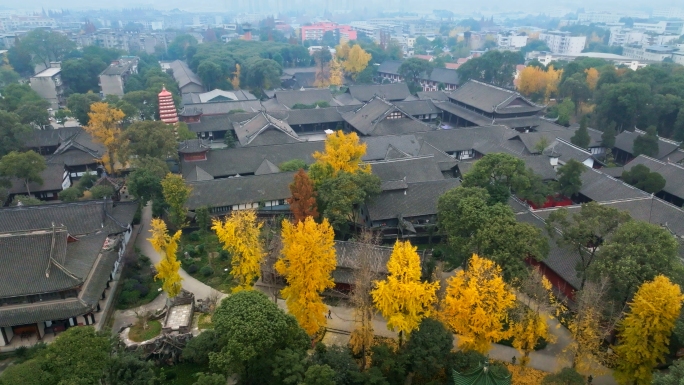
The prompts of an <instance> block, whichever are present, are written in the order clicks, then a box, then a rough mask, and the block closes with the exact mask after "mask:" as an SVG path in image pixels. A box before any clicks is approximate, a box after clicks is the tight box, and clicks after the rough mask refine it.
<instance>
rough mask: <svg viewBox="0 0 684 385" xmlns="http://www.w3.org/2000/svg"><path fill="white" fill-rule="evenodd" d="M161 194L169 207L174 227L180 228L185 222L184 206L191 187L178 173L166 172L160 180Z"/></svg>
mask: <svg viewBox="0 0 684 385" xmlns="http://www.w3.org/2000/svg"><path fill="white" fill-rule="evenodd" d="M161 186H162V195H163V196H164V201H166V204H168V205H169V207H170V209H171V222H172V223H173V224H174V226H176V228H181V227H183V225H184V224H185V217H186V212H187V211H186V208H185V203H186V202H187V201H188V197H190V191H191V187H190V186H188V185H186V184H185V181H183V178H182V177H181V176H180V175H176V174H171V173H168V174H166V176H165V177H164V179H162V181H161Z"/></svg>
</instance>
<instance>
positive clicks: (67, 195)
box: [58, 187, 82, 202]
mask: <svg viewBox="0 0 684 385" xmlns="http://www.w3.org/2000/svg"><path fill="white" fill-rule="evenodd" d="M81 195H82V193H81V191H80V190H79V189H77V188H76V187H69V188H66V189H64V190H62V191H60V192H59V195H58V196H59V200H61V201H62V202H75V201H77V200H78V198H80V197H81Z"/></svg>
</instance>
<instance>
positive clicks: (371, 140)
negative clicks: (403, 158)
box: [361, 134, 421, 161]
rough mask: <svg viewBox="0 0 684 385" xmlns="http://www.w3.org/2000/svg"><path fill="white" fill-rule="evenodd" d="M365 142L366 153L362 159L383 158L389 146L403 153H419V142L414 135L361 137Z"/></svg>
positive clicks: (413, 154) (412, 154) (414, 154)
mask: <svg viewBox="0 0 684 385" xmlns="http://www.w3.org/2000/svg"><path fill="white" fill-rule="evenodd" d="M361 141H362V142H363V143H366V155H365V156H364V157H363V160H365V161H370V160H382V159H385V158H386V156H387V153H388V150H389V148H390V147H392V148H394V149H396V150H398V151H401V152H403V153H405V154H408V155H411V156H416V155H419V151H420V146H421V144H420V143H419V141H418V138H416V136H415V135H411V134H409V135H385V136H364V137H362V138H361Z"/></svg>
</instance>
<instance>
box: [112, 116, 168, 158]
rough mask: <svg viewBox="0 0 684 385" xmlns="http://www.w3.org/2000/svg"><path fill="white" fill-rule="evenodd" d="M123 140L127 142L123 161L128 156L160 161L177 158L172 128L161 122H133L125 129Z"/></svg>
mask: <svg viewBox="0 0 684 385" xmlns="http://www.w3.org/2000/svg"><path fill="white" fill-rule="evenodd" d="M124 138H125V140H127V141H128V145H127V146H126V151H124V153H125V154H126V156H125V160H127V159H128V157H130V156H134V157H136V158H142V157H151V158H158V159H162V160H166V159H167V158H169V157H171V158H175V157H177V156H178V155H177V154H178V152H177V144H176V136H175V134H174V132H173V128H172V127H170V126H168V125H167V124H165V123H164V122H162V121H142V122H135V123H133V124H131V125H130V126H128V128H126V130H125V131H124Z"/></svg>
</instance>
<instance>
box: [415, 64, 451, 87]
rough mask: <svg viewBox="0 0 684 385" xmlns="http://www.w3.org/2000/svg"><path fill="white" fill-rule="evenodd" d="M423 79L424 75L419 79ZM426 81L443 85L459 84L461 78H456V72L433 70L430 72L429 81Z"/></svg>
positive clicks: (444, 69)
mask: <svg viewBox="0 0 684 385" xmlns="http://www.w3.org/2000/svg"><path fill="white" fill-rule="evenodd" d="M425 77H426V76H425V74H423V75H421V77H420V78H422V79H425ZM426 80H430V81H433V82H437V83H444V84H460V83H461V78H460V76H458V71H456V70H452V69H448V68H433V69H432V72H430V77H429V79H426Z"/></svg>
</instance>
